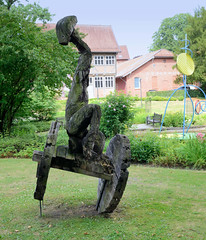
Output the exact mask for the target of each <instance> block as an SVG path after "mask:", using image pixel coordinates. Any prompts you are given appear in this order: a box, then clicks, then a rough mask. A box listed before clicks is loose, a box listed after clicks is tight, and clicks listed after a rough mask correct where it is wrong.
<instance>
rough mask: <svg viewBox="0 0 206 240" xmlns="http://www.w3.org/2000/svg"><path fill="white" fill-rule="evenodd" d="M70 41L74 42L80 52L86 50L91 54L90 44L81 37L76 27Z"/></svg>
mask: <svg viewBox="0 0 206 240" xmlns="http://www.w3.org/2000/svg"><path fill="white" fill-rule="evenodd" d="M70 41H71V42H72V43H74V45H75V46H76V47H77V49H78V50H79V52H80V54H82V53H85V52H87V53H89V54H91V50H90V48H89V46H88V45H87V44H86V43H85V42H84V41H83V40H82V39H81V37H80V36H79V33H78V31H77V30H76V29H74V31H73V33H72V35H71V40H70Z"/></svg>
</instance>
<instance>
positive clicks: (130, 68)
mask: <svg viewBox="0 0 206 240" xmlns="http://www.w3.org/2000/svg"><path fill="white" fill-rule="evenodd" d="M154 58H173V53H172V52H170V51H168V50H166V49H160V50H157V51H154V52H150V53H147V54H145V55H143V56H140V57H138V58H133V59H131V60H128V61H126V62H123V63H120V64H118V65H117V77H125V76H127V75H129V74H130V73H132V72H134V71H135V70H137V69H138V68H140V67H141V66H143V65H144V64H146V63H147V62H149V61H150V60H151V59H154Z"/></svg>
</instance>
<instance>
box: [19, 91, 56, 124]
mask: <svg viewBox="0 0 206 240" xmlns="http://www.w3.org/2000/svg"><path fill="white" fill-rule="evenodd" d="M56 107H57V105H56V100H55V98H54V94H53V93H52V92H50V91H49V90H47V91H44V93H42V92H38V91H35V92H32V93H31V95H30V101H29V102H27V103H26V104H25V107H24V108H23V111H24V113H21V114H20V115H21V116H23V115H24V114H26V117H29V118H32V119H35V120H38V121H48V120H51V119H53V118H54V115H55V114H56Z"/></svg>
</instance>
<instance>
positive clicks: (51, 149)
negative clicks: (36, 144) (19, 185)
mask: <svg viewBox="0 0 206 240" xmlns="http://www.w3.org/2000/svg"><path fill="white" fill-rule="evenodd" d="M60 126H61V122H58V121H55V122H52V123H51V127H50V130H49V133H48V136H47V141H46V144H45V148H44V152H43V154H42V155H41V158H40V163H39V164H38V166H37V183H36V190H35V192H34V198H35V199H38V200H43V197H44V193H45V191H46V184H47V179H48V175H49V170H50V165H51V161H52V157H53V155H54V153H55V145H56V141H57V135H58V131H59V127H60ZM33 158H35V159H36V158H37V152H35V154H34V156H33Z"/></svg>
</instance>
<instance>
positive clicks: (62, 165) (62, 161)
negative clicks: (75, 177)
mask: <svg viewBox="0 0 206 240" xmlns="http://www.w3.org/2000/svg"><path fill="white" fill-rule="evenodd" d="M62 147H63V146H62ZM66 147H67V146H66ZM43 154H44V152H41V151H34V154H33V161H35V162H38V163H40V162H41V159H42V156H43ZM68 156H69V154H68V155H67V157H68ZM71 156H72V157H71V159H67V158H62V157H59V156H56V157H52V161H51V165H50V167H51V168H56V169H60V170H65V171H70V172H75V173H80V174H84V175H88V176H91V177H96V178H102V179H106V180H111V179H112V177H113V174H109V173H106V172H105V169H104V167H103V166H102V164H101V163H99V162H88V161H85V159H83V156H82V160H81V161H80V160H79V159H81V158H80V156H78V161H74V155H72V154H71Z"/></svg>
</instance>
